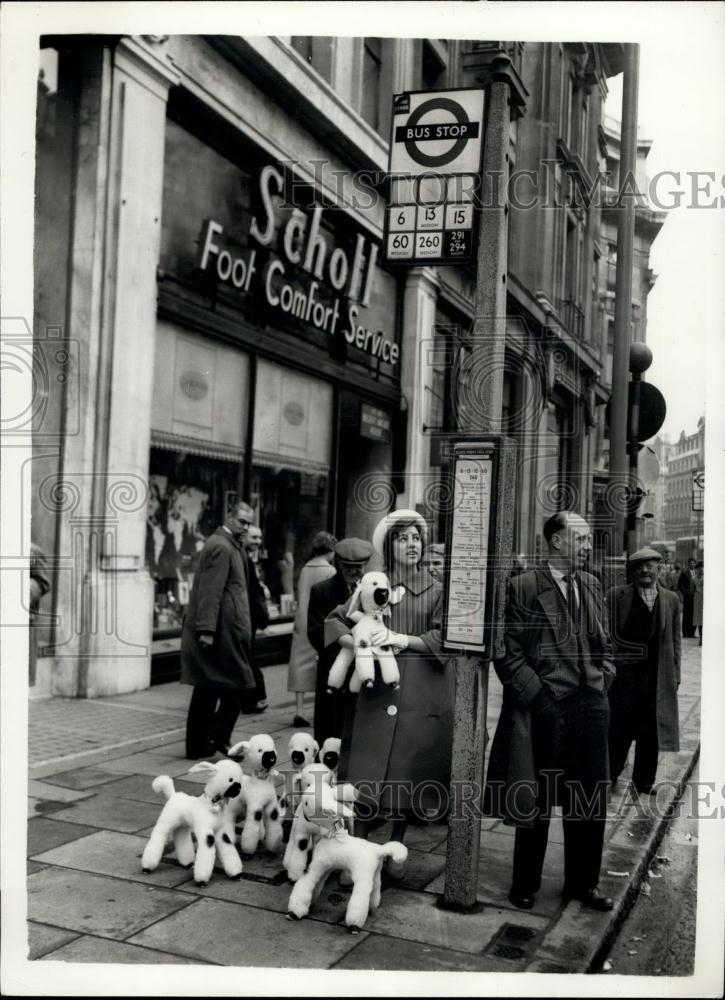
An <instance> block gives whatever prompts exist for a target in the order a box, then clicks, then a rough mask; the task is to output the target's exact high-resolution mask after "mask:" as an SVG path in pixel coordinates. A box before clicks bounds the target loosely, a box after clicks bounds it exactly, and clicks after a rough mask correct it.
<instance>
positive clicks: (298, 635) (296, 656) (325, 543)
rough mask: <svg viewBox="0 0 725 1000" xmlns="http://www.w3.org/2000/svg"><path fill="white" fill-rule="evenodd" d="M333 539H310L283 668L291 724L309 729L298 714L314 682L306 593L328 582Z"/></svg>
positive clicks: (314, 660) (314, 662)
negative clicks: (291, 697)
mask: <svg viewBox="0 0 725 1000" xmlns="http://www.w3.org/2000/svg"><path fill="white" fill-rule="evenodd" d="M336 545H337V539H336V538H335V536H334V535H330V534H328V532H326V531H318V533H317V534H316V535H315V537H314V538H313V539H312V555H311V557H310V559H309V560H308V561H307V562H306V563H305V565H304V566H303V567H302V569H301V570H300V578H299V581H298V583H297V611H296V613H295V624H294V629H293V631H292V647H291V649H290V661H289V667H288V669H287V690H288V691H292V692H294V694H295V696H296V699H297V705H296V714H295V717H294V721H293V723H292V725H293V726H295V727H301V726H309V722H308V721H307V719H305V717H304V715H303V714H302V712H303V710H304V702H305V694H306V692H308V691H313V692H314V690H315V684H316V680H317V653H316V651H315V649H314V648H313V647H312V646H311V645H310V641H309V639H308V638H307V609H308V607H309V603H310V590H311V589H312V587H313V586H314V585H315V584H316V583H321V582H322V581H323V580H329V579H330V577H331V576H334V575H335V567H334V566H333V565H332V560H333V558H334V554H335V552H334V550H335V546H336Z"/></svg>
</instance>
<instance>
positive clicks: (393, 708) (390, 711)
mask: <svg viewBox="0 0 725 1000" xmlns="http://www.w3.org/2000/svg"><path fill="white" fill-rule="evenodd" d="M387 712H388V715H397V714H398V709H397V706H396V705H388V708H387Z"/></svg>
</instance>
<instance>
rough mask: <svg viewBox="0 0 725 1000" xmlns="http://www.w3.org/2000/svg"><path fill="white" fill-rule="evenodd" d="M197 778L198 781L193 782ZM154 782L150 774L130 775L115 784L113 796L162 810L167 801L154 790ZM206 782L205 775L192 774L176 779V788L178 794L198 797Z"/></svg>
mask: <svg viewBox="0 0 725 1000" xmlns="http://www.w3.org/2000/svg"><path fill="white" fill-rule="evenodd" d="M195 778H196V779H198V780H196V781H195V780H193V779H195ZM152 781H153V778H152V777H151V776H150V775H148V774H129V775H127V776H126V777H125V778H121V779H120V780H119V781H116V782H114V785H113V794H114V796H117V797H118V798H120V799H133V800H134V801H136V802H147V803H150V804H154V805H157V806H158V808H159V810H161V807H162V806H163V804H164V802H165V801H166V799H165V798H164V796H163V795H158V794H157V793H156V792H155V791H154V790H153V788H152V787H151V782H152ZM205 781H206V776H205V775H195V774H190V775H189V777H188V778H174V788H175V789H176V791H177V792H186V793H187V795H198V794H199V792H200V791H201V787H200V786H202V785H203V784H204V782H205Z"/></svg>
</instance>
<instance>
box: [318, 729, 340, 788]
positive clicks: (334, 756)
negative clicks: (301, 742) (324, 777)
mask: <svg viewBox="0 0 725 1000" xmlns="http://www.w3.org/2000/svg"><path fill="white" fill-rule="evenodd" d="M341 748H342V740H341V739H338V737H337V736H328V737H327V739H326V740H325V742H324V743H323V744H322V746H321V747H320V752H319V754H318V758H319V761H320V763H321V764H324V765H325V767H329V768H330V770H331V771H332V774H333V781H332V783H333V785H334V784H335V783H336V781H335V779H336V778H337V765H338V764H339V763H340V750H341Z"/></svg>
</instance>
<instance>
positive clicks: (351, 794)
mask: <svg viewBox="0 0 725 1000" xmlns="http://www.w3.org/2000/svg"><path fill="white" fill-rule="evenodd" d="M289 749H290V758H291V760H292V764H293V767H294V769H295V770H294V774H293V780H292V786H291V789H290V791H289V792H288V793H287V794H286V795H283V797H282V799H281V800H280V799H279V798H278V796H277V790H276V786H275V781H274V779H275V777H280V772H279V771H275V770H274V765H275V764H276V763H277V751H276V748H275V744H274V740H273V739H272V737H271V736H267V735H259V736H253V737H252V738H251V739H250V740H249V741H243V742H241V743H237V744H236V745H235V746H233V747H231V748H230V750H229V754H228V759H224V760H220V761H217V762H216V763H211V762H210V761H201V762H200V763H198V764H194V766H193V767H192V768H190V773H196V774H200V773H205V774H206V773H208V775H209V780H208V781H207V782H206V784H205V785H204V789H203V791H202V793H201V795H198V796H193V795H187V794H186V793H185V792H177V791H175V790H174V783H173V781H172V779H171V778H169V777H168V776H167V775H161V776H160V777H158V778H154V780H153V782H152V788H153V790H154V791H155V792H157V793H158V794H163V795H164V796H165V797H166V804H165V805H164V807H163V809H162V811H161V814H160V816H159V818H158V820H157V821H156V825H155V826H154V829H153V832H152V834H151V837H150V839H149V842H148V844H147V845H146V848H145V850H144V852H143V856H142V859H141V867H142V869H143V871H144V872H145V873H149V872H152V871H153V870H154V869H155V868H157V867H158V865H159V862H160V861H161V856H162V854H163V852H164V848H165V846H166V844H167V842H168V841H169V840H172V841H173V844H174V849H175V852H176V857H177V860H178V862H179V864H180V865H183V866H184V867H188V868H191V866H192V865H193V868H194V880H195V882H196V883H197V884H198V885H206V883H207V882H208V881H209V879H210V878H211V877H212V872H213V869H214V864H215V861H216V858H217V855H218V856H219V862H220V864H221V866H222V868H223V869H224V872H225V874H226V875H227V876H228V877H229V878H232V879H239V878H240V877H241V875H242V868H243V865H242V858H241V857H240V855H239V852H238V851H237V847H236V827H237V825H238V824H241V826H242V833H241V838H240V845H239V846H240V848H241V853H242V856H244V855H252V854H254V853H255V851H256V850H257V848H258V847H259V845H260V844H263V845H264V847H265V848H266V849H267V850H268V851H272V852H274V853H278V852H281V850H282V846H283V824H282V820H283V816H284V815H287V816H291V817H292V822H291V828H290V831H289V839H288V842H287V845H286V848H285V851H284V857H283V862H282V863H283V866H284V868H285V869H286V871H287V876H288V878H289V880H290V882H293V883H294V885H293V888H292V892H291V895H290V898H289V903H288V906H287V910H288V913H287V916H288V918H289V919H297V920H299V919H301V918H302V917H305V916H306V915H307V914H308V913H309V910H310V907H311V905H312V903H313V902H314V900H315V899H316V898H317V896H318V895H319V893H320V892H321V891H322V888H323V886H324V884H325V881H326V879H327V877H328V875H329V874H330V873H331V872H333V871H337V872H342V873H345V874H347V875H348V876H349V881H351V882H352V892H351V895H350V900H349V902H348V906H347V910H346V913H345V924H346V926H347V928H348V929H349V930H350V931H351V932H352V933H356V932H357V931H359V930H360V929H361V928H362V927H363V926H364V924H365V921H366V920H367V917H368V913H369V912H370V910H375V909H376V908H377V907H378V905H379V903H380V875H381V871H382V867H383V863H384V861H385V859H386V858H390V859H391V860H392V861H393V862H394V863H395V864H398V865H401V864H402V863H403V862H404V861H405V859H406V857H407V853H408V851H407V848H406V847H405V846H404V845H403V844H401V843H398V842H397V841H391V842H390V843H388V844H383V845H380V844H375V843H373V842H369V841H367V840H362V839H361V838H360V837H355V836H353V835H352V833H351V829H352V818H353V809H352V803H353V802H354V800H355V798H356V794H357V793H356V791H355V789H354V788H353V786H352V785H350V784H346V783H345V784H338V782H337V777H336V768H337V763H338V760H339V753H340V741H339V740H334V739H330V740H326V741H325V743H323V745H322V748H321V749H320V748H318V745H317V743H316V741H315V740H313V739H312V737H311V736H309V735H308V734H307V733H294V734H293V735H292V737H291V738H290V746H289ZM240 760H243V761H244V763H245V765H247V767H248V770H249V772H250V773H245V772H244V771H243V770H242V767H241V766H240V764H239V761H240Z"/></svg>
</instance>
